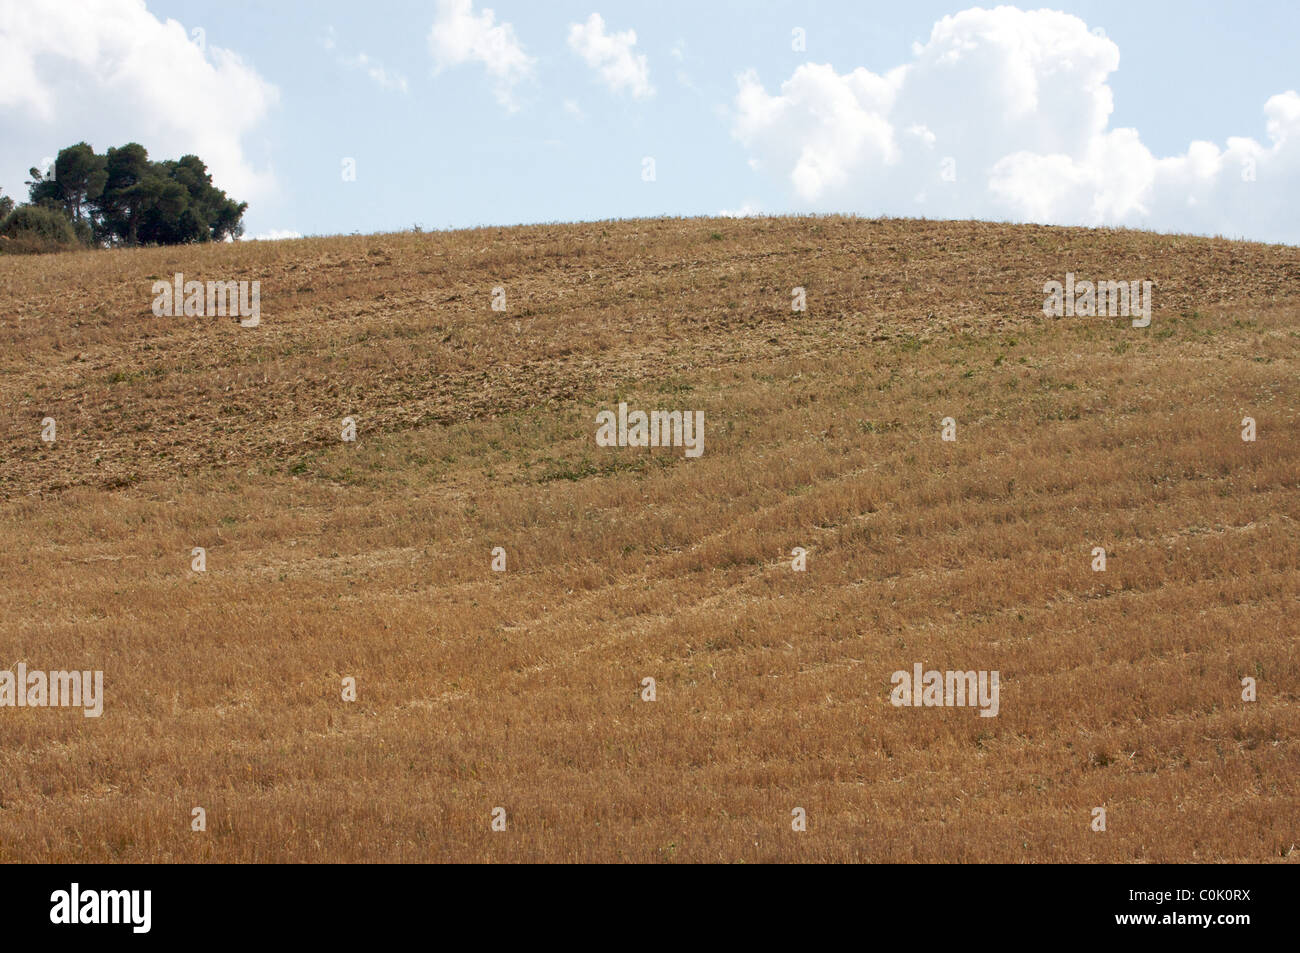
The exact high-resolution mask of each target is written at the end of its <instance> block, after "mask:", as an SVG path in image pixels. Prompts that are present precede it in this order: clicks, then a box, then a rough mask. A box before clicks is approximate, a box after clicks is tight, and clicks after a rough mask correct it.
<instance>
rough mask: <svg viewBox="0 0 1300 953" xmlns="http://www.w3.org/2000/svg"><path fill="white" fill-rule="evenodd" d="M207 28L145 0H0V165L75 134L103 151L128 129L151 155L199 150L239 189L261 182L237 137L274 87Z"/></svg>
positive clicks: (38, 156)
mask: <svg viewBox="0 0 1300 953" xmlns="http://www.w3.org/2000/svg"><path fill="white" fill-rule="evenodd" d="M204 39H205V37H204V36H203V33H202V32H201V31H195V32H193V33H187V32H186V29H185V27H183V26H182V25H181V24H180V23H178V22H176V21H175V20H166V21H162V20H159V19H157V18H156V17H154V16H153V14H151V13H149V11H148V10H146V9H145V5H144V0H87V2H84V3H75V4H73V3H54V4H31V3H3V4H0V122H2V123H3V125H4V129H5V134H4V136H3V137H0V170H2V171H3V174H4V175H6V176H10V175H18V176H21V174H22V173H23V172H25V171H26V170H27V169H28V168H29V167H30V166H33V165H37V164H38V163H39V162H40V161H41V160H42V159H43V158H46V157H52V156H53V155H54V153H55V152H57V151H58V150H59V149H61V148H63V147H64V146H68V145H72V144H73V143H75V142H78V141H81V140H83V139H84V140H85V141H87V142H89V143H90V144H91V145H93V146H94V147H95V148H96V149H97V150H98V151H101V152H102V151H104V150H105V149H107V148H108V147H109V146H119V145H123V144H125V143H127V142H131V141H135V142H139V143H140V144H141V145H143V146H144V147H145V148H146V149H148V150H149V154H150V156H151V157H153V158H158V159H162V158H171V159H178V158H180V157H181V156H182V155H184V154H186V153H194V154H196V155H198V156H199V157H200V158H202V159H203V160H204V161H205V162H206V163H207V164H208V171H209V172H211V173H212V178H213V181H214V182H215V183H216V185H217V186H218V187H219V188H222V189H225V190H226V191H227V192H229V193H230V194H231V195H233V196H235V197H236V198H238V199H240V200H250V199H256V198H257V197H259V196H261V195H265V194H267V193H269V192H270V191H271V190H272V189H273V187H274V180H273V177H272V175H271V173H270V171H269V170H268V169H260V168H258V167H256V166H255V165H254V164H253V162H252V161H251V160H250V159H249V158H248V156H247V155H246V153H245V147H244V145H243V142H244V140H245V139H246V138H247V136H248V135H249V134H250V133H251V132H253V131H254V130H255V129H257V128H258V127H259V126H260V124H261V123H262V121H263V120H264V119H265V118H266V116H267V115H268V113H269V112H270V110H271V109H272V107H273V106H275V104H276V103H277V101H278V98H279V93H278V91H277V89H276V88H275V86H273V85H272V84H270V83H269V82H267V81H266V80H264V79H263V78H262V77H261V76H260V75H259V74H258V73H257V71H256V70H255V69H253V67H252V66H250V65H248V64H246V63H245V62H244V61H243V60H242V59H240V57H239V55H238V54H237V53H234V52H233V51H231V50H227V49H222V48H220V47H217V46H211V45H207V44H206V43H205V42H204ZM20 183H21V179H19V182H18V183H13V182H9V183H7V188H6V191H7V192H8V191H18V185H20Z"/></svg>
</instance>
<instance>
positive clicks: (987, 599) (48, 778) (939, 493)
mask: <svg viewBox="0 0 1300 953" xmlns="http://www.w3.org/2000/svg"><path fill="white" fill-rule="evenodd" d="M176 273H182V274H183V275H184V277H185V279H186V280H190V279H193V280H198V281H208V280H217V281H227V280H248V281H254V280H255V281H258V282H260V309H261V315H260V323H259V324H258V326H257V327H242V326H241V325H240V323H239V321H238V319H237V318H232V317H211V318H208V317H157V316H155V314H154V313H153V312H152V311H151V303H152V302H153V300H154V295H153V294H152V292H151V287H152V285H153V283H154V282H155V281H160V280H161V281H171V280H172V278H173V276H174V275H175V274H176ZM1067 273H1069V274H1072V275H1075V276H1077V277H1078V278H1079V279H1080V280H1082V279H1088V280H1114V281H1150V282H1151V283H1152V288H1153V299H1152V300H1153V302H1154V304H1153V308H1152V320H1151V324H1150V326H1149V327H1145V328H1135V327H1133V326H1132V323H1131V321H1130V320H1129V319H1128V318H1127V317H1118V316H1117V317H1110V316H1104V317H1094V316H1071V317H1060V318H1057V317H1047V316H1045V315H1044V313H1043V304H1044V298H1045V295H1044V292H1043V289H1044V285H1045V283H1047V282H1050V281H1064V280H1065V277H1066V274H1067ZM796 288H802V289H804V298H805V300H806V303H807V310H806V311H792V310H791V304H792V300H794V289H796ZM497 289H499V291H498V290H497ZM502 296H503V297H504V311H499V310H493V307H492V305H493V301H494V300H497V301H498V302H499V301H500V300H501V299H502ZM0 341H2V342H3V347H2V348H0V519H3V525H4V527H5V528H4V531H3V535H2V536H0V668H4V667H8V668H13V666H14V665H15V664H16V663H17V662H18V661H23V662H24V663H25V664H26V665H27V666H28V667H29V668H40V669H94V670H103V671H104V712H103V715H102V717H99V718H84V717H82V715H81V714H80V713H79V712H75V711H61V710H53V709H45V710H41V709H14V708H0V860H54V861H73V860H76V861H151V860H170V861H197V860H216V861H322V860H329V861H355V860H404V861H419V860H434V859H440V860H463V861H476V860H500V861H511V860H528V861H538V860H561V861H563V860H624V859H626V860H686V861H698V860H707V861H736V860H745V861H760V860H785V861H795V860H871V861H914V860H946V861H1128V860H1141V861H1267V860H1283V859H1290V860H1292V861H1294V860H1295V858H1296V857H1297V854H1296V852H1295V844H1296V843H1297V842H1300V832H1298V831H1297V828H1296V821H1295V818H1296V817H1297V811H1296V808H1297V806H1300V797H1298V795H1300V791H1298V790H1297V781H1296V773H1295V771H1294V765H1295V763H1296V759H1297V754H1298V753H1300V752H1298V751H1297V741H1296V738H1297V737H1300V732H1298V729H1300V713H1298V710H1297V706H1296V684H1297V675H1298V674H1300V662H1297V657H1296V655H1295V652H1294V650H1293V644H1294V636H1295V633H1296V627H1295V623H1294V618H1295V613H1296V610H1297V608H1300V606H1298V601H1300V532H1298V531H1297V522H1296V521H1297V519H1300V487H1298V486H1297V478H1298V474H1300V373H1298V372H1300V249H1297V248H1293V247H1288V246H1272V245H1260V244H1253V243H1244V242H1232V241H1225V240H1222V239H1205V238H1194V237H1189V236H1169V235H1157V234H1151V233H1140V232H1130V231H1120V230H1090V229H1074V228H1055V227H1040V226H1011V225H998V224H988V223H978V222H931V221H914V220H874V219H854V218H839V217H819V218H771V219H715V220H700V219H686V220H679V219H655V220H644V221H621V222H603V223H590V224H581V225H554V226H549V225H548V226H527V227H518V228H484V229H475V230H469V231H459V232H447V233H428V234H405V233H404V234H393V235H373V236H354V237H340V238H320V239H301V240H293V241H284V242H275V243H266V242H249V243H235V244H214V245H207V246H188V247H170V248H145V249H125V250H120V251H97V252H77V253H67V254H60V255H48V256H31V257H28V256H23V257H19V256H0ZM620 403H626V404H627V405H628V406H629V407H632V408H640V409H642V410H645V411H651V410H664V411H682V412H695V411H699V412H702V414H703V418H702V419H703V421H704V442H703V448H704V449H703V452H702V454H700V455H699V456H698V457H693V456H690V455H688V454H685V453H684V452H683V450H682V449H681V448H680V447H657V448H638V447H629V446H598V445H597V441H596V432H597V426H598V424H597V419H596V418H597V414H599V413H600V412H602V411H617V410H618V407H619V404H620ZM1247 417H1249V418H1251V419H1252V420H1253V422H1254V427H1255V439H1254V440H1252V441H1246V440H1243V439H1242V431H1243V420H1244V418H1247ZM47 418H52V419H53V420H54V421H55V422H56V424H57V437H56V439H55V440H54V442H52V443H48V442H45V441H43V440H42V439H41V434H42V422H43V421H44V420H46V419H47ZM344 418H351V419H352V421H353V423H354V425H355V433H356V439H355V441H345V440H343V439H341V433H342V430H343V428H344ZM948 419H951V421H952V424H953V431H952V432H954V433H955V435H956V439H955V440H954V441H946V440H943V439H941V434H942V432H943V429H944V424H943V423H942V422H943V421H945V420H948ZM196 547H200V548H202V549H203V550H204V558H205V571H203V572H194V571H193V570H192V560H193V558H194V557H193V555H192V554H193V551H194V549H195V548H196ZM498 547H499V548H500V550H501V551H503V553H504V561H505V569H504V571H500V572H498V571H494V569H493V562H494V550H497V548H498ZM1099 547H1100V548H1102V549H1104V550H1105V560H1106V562H1105V567H1106V568H1105V570H1104V571H1095V569H1094V566H1095V564H1096V556H1095V550H1096V549H1097V548H1099ZM796 548H798V549H802V550H804V551H805V557H804V559H805V565H806V568H805V569H804V571H795V570H794V569H793V568H792V561H793V560H794V559H795V554H794V553H793V551H794V550H795V549H796ZM914 664H921V665H923V666H924V667H925V668H927V669H931V668H933V669H939V670H951V669H956V670H963V671H965V670H970V671H976V670H979V671H998V672H999V673H1000V676H1001V699H1000V710H999V713H998V714H997V716H996V717H980V715H979V712H977V711H976V710H973V709H971V708H910V707H896V706H894V705H893V704H891V675H892V674H893V673H894V672H895V671H898V670H905V671H911V670H912V668H913V665H914ZM347 678H353V679H355V684H356V694H357V700H356V701H355V702H352V701H344V700H343V699H342V697H341V683H342V681H343V680H344V679H347ZM646 678H652V679H654V686H655V700H654V701H653V702H651V701H645V700H643V693H644V692H645V690H646V689H645V683H644V681H643V680H644V679H646ZM1243 678H1250V679H1253V680H1254V684H1255V686H1256V689H1257V693H1258V697H1257V700H1255V701H1249V702H1248V701H1243V698H1242V695H1243ZM196 806H202V807H203V808H204V809H205V811H206V816H207V823H208V830H207V831H205V832H202V833H195V832H192V831H191V830H190V824H191V811H192V809H193V808H194V807H196ZM497 806H503V807H504V808H505V809H506V813H507V817H508V827H507V830H506V831H505V832H493V831H492V830H491V828H490V822H491V817H490V812H491V811H492V810H493V808H494V807H497ZM1100 806H1104V807H1105V808H1106V811H1107V818H1108V829H1107V830H1106V831H1105V832H1098V831H1094V830H1092V829H1091V827H1090V825H1091V822H1092V819H1093V818H1092V812H1093V810H1094V808H1096V807H1100ZM796 807H801V808H804V809H805V811H806V815H807V818H808V825H807V826H808V829H807V831H806V832H795V831H792V829H791V816H792V815H791V812H792V810H793V809H794V808H796Z"/></svg>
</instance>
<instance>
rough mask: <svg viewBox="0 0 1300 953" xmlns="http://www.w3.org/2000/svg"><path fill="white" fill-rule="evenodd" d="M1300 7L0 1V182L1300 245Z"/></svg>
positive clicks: (373, 227)
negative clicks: (983, 225)
mask: <svg viewBox="0 0 1300 953" xmlns="http://www.w3.org/2000/svg"><path fill="white" fill-rule="evenodd" d="M1297 54H1300V4H1296V3H1294V2H1291V0H1287V2H1276V3H1271V2H1259V3H1249V2H1238V3H1227V2H1225V3H1211V2H1198V0H1180V2H1160V0H1143V2H1141V3H1136V2H1133V0H1123V2H1100V0H1097V2H1074V3H1060V4H1053V5H1052V6H1050V7H1034V6H1026V7H1023V8H1017V7H1011V6H998V7H994V6H986V7H982V8H981V7H975V6H970V5H967V4H963V3H960V2H958V3H933V2H927V0H918V2H907V3H902V2H894V3H877V2H870V0H856V2H852V0H849V2H817V0H800V2H797V3H782V2H759V0H751V2H747V3H741V2H727V0H692V2H679V0H652V2H644V3H643V2H634V0H618V2H613V0H583V2H568V0H547V2H544V3H538V2H529V0H498V2H494V3H490V4H484V3H481V2H478V0H428V2H423V3H402V2H386V0H373V2H368V3H356V2H353V0H348V2H339V0H319V2H311V3H306V2H303V3H291V2H287V0H280V2H275V3H266V2H247V0H221V2H200V0H0V189H2V190H3V192H4V194H7V195H11V196H13V197H15V198H17V199H21V198H25V196H26V187H25V185H24V180H25V179H26V178H27V170H28V168H30V167H31V166H33V165H41V164H43V163H44V162H46V161H48V160H50V159H52V157H53V156H54V155H55V154H56V153H57V151H58V150H59V149H60V148H62V147H64V146H67V145H70V144H73V143H75V142H78V141H81V140H85V141H87V142H90V143H91V144H92V145H93V146H94V147H95V149H96V150H97V151H100V152H102V151H104V150H106V149H107V148H108V147H109V146H114V145H121V144H124V143H126V142H130V141H135V142H139V143H141V144H142V145H144V146H145V147H146V148H147V149H148V150H149V153H150V155H151V156H152V157H154V158H178V157H179V156H180V155H182V154H185V153H190V152H192V153H195V154H197V155H199V156H200V157H201V158H202V159H203V160H204V161H205V162H207V164H208V167H209V170H210V171H211V172H212V174H213V179H214V181H215V183H216V184H217V186H218V187H220V188H223V189H225V190H226V191H227V192H228V193H229V194H230V195H231V196H232V197H235V198H237V199H239V200H241V201H247V202H248V203H249V209H248V212H247V214H246V216H245V219H244V221H245V226H246V229H247V231H246V237H250V238H251V237H262V238H278V237H293V236H297V235H327V234H340V233H342V234H347V233H352V232H362V233H368V232H381V231H397V230H403V229H410V228H412V227H414V226H419V227H421V228H423V229H425V230H430V229H443V228H462V227H471V226H477V225H512V224H518V223H532V222H553V221H591V220H600V219H609V218H633V217H641V216H657V215H683V216H686V215H718V214H731V215H737V214H791V213H808V212H817V213H821V212H843V213H854V214H860V215H868V216H876V215H891V216H910V217H925V218H931V219H936V218H980V219H989V220H995V221H1013V222H1022V221H1024V222H1042V223H1048V224H1071V225H1116V226H1126V227H1134V228H1144V229H1153V230H1157V231H1167V232H1191V233H1195V234H1207V235H1223V236H1226V237H1229V238H1248V239H1253V240H1259V241H1272V242H1287V243H1292V244H1297V243H1300V214H1298V213H1300V201H1297V197H1298V196H1300V55H1297Z"/></svg>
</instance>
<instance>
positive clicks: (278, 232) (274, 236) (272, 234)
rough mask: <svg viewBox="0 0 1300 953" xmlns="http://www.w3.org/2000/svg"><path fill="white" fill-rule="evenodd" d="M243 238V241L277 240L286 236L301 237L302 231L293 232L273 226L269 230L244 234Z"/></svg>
mask: <svg viewBox="0 0 1300 953" xmlns="http://www.w3.org/2000/svg"><path fill="white" fill-rule="evenodd" d="M244 238H245V241H250V242H278V241H282V240H284V239H286V238H302V232H295V231H292V230H290V229H287V228H273V229H271V230H270V231H269V232H262V233H261V234H258V235H246V236H245V237H244Z"/></svg>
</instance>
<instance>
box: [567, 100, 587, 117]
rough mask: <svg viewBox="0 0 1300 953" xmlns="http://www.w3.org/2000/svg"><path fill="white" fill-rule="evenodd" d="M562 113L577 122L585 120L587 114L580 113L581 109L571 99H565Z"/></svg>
mask: <svg viewBox="0 0 1300 953" xmlns="http://www.w3.org/2000/svg"><path fill="white" fill-rule="evenodd" d="M564 111H565V112H566V113H568V114H569V115H570V116H572V117H573V118H574V119H576V120H578V122H582V121H583V120H584V119H586V118H587V114H586V113H584V112H583V111H582V107H581V106H579V105H578V104H577V103H576V102H574V101H573V100H572V99H566V100H565V101H564Z"/></svg>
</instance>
